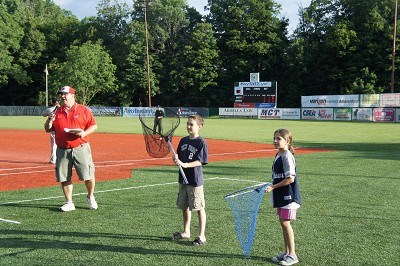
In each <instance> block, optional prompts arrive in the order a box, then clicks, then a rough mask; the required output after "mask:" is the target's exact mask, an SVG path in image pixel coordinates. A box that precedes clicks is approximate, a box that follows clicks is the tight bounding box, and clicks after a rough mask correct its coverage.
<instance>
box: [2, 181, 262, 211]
mask: <svg viewBox="0 0 400 266" xmlns="http://www.w3.org/2000/svg"><path fill="white" fill-rule="evenodd" d="M205 180H226V181H238V182H252V183H261V182H260V181H253V180H241V179H233V178H226V177H211V178H206V179H205ZM174 184H177V182H169V183H161V184H152V185H144V186H137V187H125V188H113V189H107V190H100V191H96V192H95V194H100V193H106V192H114V191H122V190H131V189H138V188H148V187H157V186H165V185H174ZM86 194H87V193H86V192H83V193H76V194H73V196H81V195H86ZM59 198H64V196H63V195H60V196H53V197H45V198H36V199H26V200H17V201H10V202H4V203H0V206H4V205H10V204H16V203H23V202H33V201H42V200H49V199H59Z"/></svg>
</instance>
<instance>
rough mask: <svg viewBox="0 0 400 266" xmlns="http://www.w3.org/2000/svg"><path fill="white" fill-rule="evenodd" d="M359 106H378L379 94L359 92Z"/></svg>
mask: <svg viewBox="0 0 400 266" xmlns="http://www.w3.org/2000/svg"><path fill="white" fill-rule="evenodd" d="M360 107H379V94H360Z"/></svg>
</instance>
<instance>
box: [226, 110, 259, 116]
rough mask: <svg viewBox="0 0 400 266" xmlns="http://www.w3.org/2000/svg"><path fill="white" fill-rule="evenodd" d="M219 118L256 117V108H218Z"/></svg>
mask: <svg viewBox="0 0 400 266" xmlns="http://www.w3.org/2000/svg"><path fill="white" fill-rule="evenodd" d="M219 115H220V116H232V117H239V116H242V117H249V116H252V117H257V109H256V108H219Z"/></svg>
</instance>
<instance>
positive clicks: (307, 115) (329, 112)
mask: <svg viewBox="0 0 400 266" xmlns="http://www.w3.org/2000/svg"><path fill="white" fill-rule="evenodd" d="M301 118H302V119H304V120H333V108H302V109H301Z"/></svg>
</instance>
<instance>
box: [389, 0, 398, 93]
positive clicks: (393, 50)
mask: <svg viewBox="0 0 400 266" xmlns="http://www.w3.org/2000/svg"><path fill="white" fill-rule="evenodd" d="M396 37H397V0H395V6H394V26H393V49H392V76H391V79H390V92H391V93H393V92H394V63H395V56H396Z"/></svg>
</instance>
